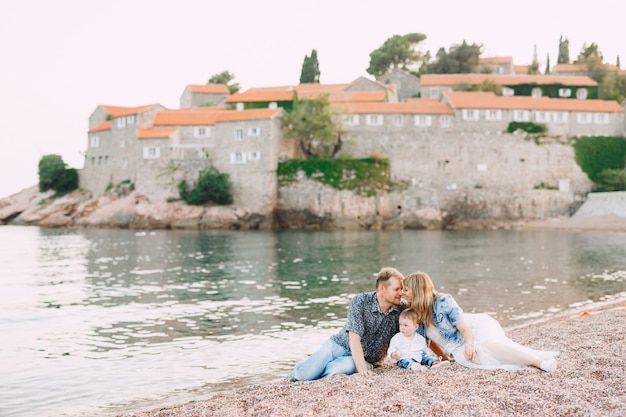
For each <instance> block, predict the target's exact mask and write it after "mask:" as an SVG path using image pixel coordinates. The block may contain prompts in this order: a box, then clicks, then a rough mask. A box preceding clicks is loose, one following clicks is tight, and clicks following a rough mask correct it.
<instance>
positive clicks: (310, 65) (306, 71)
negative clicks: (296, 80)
mask: <svg viewBox="0 0 626 417" xmlns="http://www.w3.org/2000/svg"><path fill="white" fill-rule="evenodd" d="M319 82H320V64H319V62H318V61H317V51H316V50H315V49H313V50H312V51H311V56H310V57H309V56H307V55H305V56H304V62H303V63H302V71H301V72H300V84H303V83H319Z"/></svg>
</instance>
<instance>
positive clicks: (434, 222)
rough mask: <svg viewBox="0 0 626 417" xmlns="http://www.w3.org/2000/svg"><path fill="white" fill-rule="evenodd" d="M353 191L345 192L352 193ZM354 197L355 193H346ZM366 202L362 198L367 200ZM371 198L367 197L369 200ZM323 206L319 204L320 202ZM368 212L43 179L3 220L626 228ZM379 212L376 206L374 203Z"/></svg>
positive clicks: (1, 202)
mask: <svg viewBox="0 0 626 417" xmlns="http://www.w3.org/2000/svg"><path fill="white" fill-rule="evenodd" d="M344 193H345V192H344ZM346 198H348V197H346ZM359 201H360V200H359ZM366 203H367V204H369V203H371V202H368V201H360V203H358V204H357V203H356V202H355V203H354V204H356V207H358V208H362V206H361V204H364V205H367V204H366ZM318 209H319V208H318ZM370 209H372V210H374V211H375V212H376V213H377V214H376V215H367V216H363V215H362V213H361V214H359V213H358V212H357V211H355V212H354V213H352V212H350V213H344V214H346V216H347V217H345V218H341V219H340V218H331V217H332V216H330V217H329V215H328V213H327V214H324V213H321V212H314V211H311V210H308V209H305V208H303V207H300V208H297V207H292V208H287V209H285V208H284V207H281V208H279V209H277V210H275V212H273V213H272V212H271V210H269V209H268V212H267V213H256V212H251V211H249V210H246V209H245V208H241V207H233V206H215V205H211V204H207V205H202V206H190V205H187V204H185V203H184V202H182V201H173V200H172V199H171V198H170V197H169V196H168V195H166V194H163V195H159V194H151V195H149V196H148V195H145V194H142V193H139V192H137V191H135V190H133V189H132V188H130V187H129V186H128V185H122V186H119V187H116V188H114V189H112V190H109V191H107V192H106V193H104V194H103V195H101V196H98V197H93V196H91V195H90V193H88V192H86V191H84V190H77V191H75V192H73V193H71V194H68V195H65V196H62V197H59V198H54V196H53V194H52V192H46V193H40V192H39V191H38V187H37V186H33V187H30V188H27V189H25V190H23V191H21V192H19V193H17V194H14V195H12V196H9V197H6V198H3V199H0V224H4V225H32V226H40V227H48V228H56V227H101V228H128V229H195V230H203V229H237V230H256V229H281V228H288V229H304V230H322V229H328V230H331V229H335V230H336V229H372V230H380V229H429V230H441V229H457V230H458V229H516V230H540V229H542V230H546V229H548V230H569V231H603V232H626V217H621V216H619V215H614V214H604V215H602V216H593V217H584V218H573V217H569V216H558V217H552V218H548V219H533V218H529V219H525V220H524V219H519V218H512V219H506V218H482V217H481V216H478V215H476V216H475V217H472V216H469V217H464V216H463V215H462V214H461V215H459V214H458V213H457V214H453V213H448V212H447V211H445V210H443V209H435V208H429V207H426V208H422V209H420V210H415V211H412V212H411V214H410V215H406V214H398V213H396V214H393V213H391V212H388V211H389V210H387V212H384V213H383V211H384V210H382V208H380V207H378V208H371V207H370ZM369 211H371V210H369Z"/></svg>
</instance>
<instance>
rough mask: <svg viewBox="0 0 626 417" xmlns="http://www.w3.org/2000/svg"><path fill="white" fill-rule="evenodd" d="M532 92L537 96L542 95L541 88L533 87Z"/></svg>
mask: <svg viewBox="0 0 626 417" xmlns="http://www.w3.org/2000/svg"><path fill="white" fill-rule="evenodd" d="M530 94H531V95H532V96H533V97H535V98H538V97H541V88H533V90H532V92H531V93H530Z"/></svg>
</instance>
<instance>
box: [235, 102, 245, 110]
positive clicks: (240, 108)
mask: <svg viewBox="0 0 626 417" xmlns="http://www.w3.org/2000/svg"><path fill="white" fill-rule="evenodd" d="M235 108H236V109H237V110H238V111H241V110H243V109H244V107H243V103H237V104H236V105H235Z"/></svg>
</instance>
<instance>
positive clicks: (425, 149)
mask: <svg viewBox="0 0 626 417" xmlns="http://www.w3.org/2000/svg"><path fill="white" fill-rule="evenodd" d="M482 61H483V62H487V63H489V64H490V65H492V68H493V73H490V74H478V73H476V74H451V75H423V76H422V77H420V78H417V77H415V76H413V75H411V74H409V73H406V72H403V71H400V70H393V71H391V72H389V73H387V74H385V75H383V76H382V77H379V79H378V80H373V79H368V78H365V77H360V78H357V79H356V80H354V81H352V82H349V83H346V84H300V85H289V86H278V87H267V88H250V89H248V90H246V91H243V92H238V93H235V94H232V95H231V94H230V93H229V90H228V88H227V86H226V85H223V84H208V85H187V86H186V87H185V88H184V91H183V93H182V96H181V98H180V108H179V109H167V108H165V107H163V106H161V105H160V104H149V105H144V106H139V107H121V106H109V105H100V106H98V107H97V108H96V109H95V111H94V112H93V113H92V114H91V116H90V118H89V130H88V134H87V136H88V141H87V149H86V152H85V163H84V168H83V169H82V170H80V172H79V179H80V187H81V188H82V189H85V190H88V191H89V192H91V193H92V195H94V196H97V195H101V194H103V193H104V192H105V190H107V189H108V188H111V187H114V186H116V185H118V184H121V183H124V182H126V183H132V184H134V187H135V190H136V192H138V193H140V194H141V195H144V196H150V198H151V199H153V200H159V199H160V200H161V201H164V200H165V199H168V198H176V197H178V190H177V184H178V183H179V182H180V181H181V180H182V179H186V180H187V181H188V182H191V183H193V182H194V181H195V180H196V179H197V177H198V173H199V172H200V171H201V170H202V169H204V168H206V167H208V166H211V165H213V166H215V167H216V168H217V169H218V170H219V171H220V172H224V173H227V174H228V175H229V176H230V180H231V182H232V185H233V198H234V203H233V204H232V206H231V207H230V208H229V210H233V211H234V212H236V213H237V215H236V216H234V218H236V220H235V219H234V220H233V221H232V222H231V225H230V227H233V225H234V226H235V227H239V228H264V229H265V228H272V227H277V226H279V227H311V228H409V227H413V228H424V227H431V226H432V225H433V224H434V225H435V226H434V227H439V226H441V225H442V224H444V225H445V223H446V222H448V221H450V220H451V219H454V220H455V221H457V222H461V223H462V222H463V221H468V222H469V221H473V222H476V221H481V220H486V219H503V220H514V219H533V218H546V217H548V216H553V215H559V214H567V213H568V211H569V210H571V207H572V206H573V205H575V204H576V202H577V201H581V200H583V199H584V196H585V195H586V193H587V192H589V191H590V189H591V185H592V184H591V183H590V181H589V180H588V178H587V176H586V175H585V174H584V173H583V172H582V171H581V170H580V168H579V167H578V166H577V164H576V162H575V160H574V155H573V150H572V147H571V140H570V139H569V138H572V137H577V136H588V135H589V136H591V135H597V136H623V135H624V131H625V120H624V108H623V106H622V105H620V104H619V103H617V102H615V101H604V100H598V99H595V98H594V97H597V89H598V84H597V83H596V82H595V81H594V80H592V79H591V78H589V77H587V76H582V75H576V72H575V69H571V68H569V67H571V66H569V67H568V66H567V65H564V64H561V65H557V66H556V67H555V68H554V71H553V73H552V74H550V75H528V74H526V73H524V71H523V70H520V67H516V66H514V65H513V61H512V58H509V57H498V58H484V59H483V60H482ZM571 71H574V72H571ZM486 81H487V82H490V83H494V84H495V85H498V86H500V87H501V91H502V94H501V95H496V94H494V93H492V92H476V91H456V90H457V87H458V86H461V85H465V86H468V85H469V86H471V85H478V84H481V83H484V82H486ZM521 85H524V86H528V85H531V86H532V89H531V91H530V94H526V95H521V94H524V92H520V89H519V88H518V87H519V86H521ZM555 87H558V88H556V89H555ZM546 91H558V96H556V97H554V96H552V97H549V96H547V94H546ZM320 94H328V97H329V100H330V102H331V104H332V106H333V107H334V108H335V109H336V110H337V111H338V112H340V113H342V114H344V119H343V120H344V125H345V127H346V129H347V133H346V135H345V139H344V140H345V143H344V146H343V148H342V151H341V153H342V154H343V155H344V156H345V155H349V156H350V157H354V158H365V157H368V156H369V155H372V154H374V153H376V154H377V155H382V156H384V157H385V158H388V159H389V161H390V175H391V178H392V180H393V181H401V182H403V183H405V184H408V185H407V186H406V187H405V188H404V189H402V190H398V191H394V192H390V193H385V195H378V196H375V197H361V196H357V195H354V194H353V193H350V192H347V191H338V190H333V189H331V188H330V187H328V186H323V185H321V184H319V183H316V182H315V181H311V180H306V179H302V181H299V182H297V183H295V184H292V185H289V186H285V187H279V186H278V179H277V174H276V170H277V166H278V163H279V161H284V160H288V159H293V158H299V157H301V154H300V150H299V147H298V146H297V144H296V143H294V142H292V141H289V140H286V139H285V138H284V137H283V134H282V132H281V125H280V121H279V119H278V116H279V114H280V113H281V112H282V111H284V110H283V107H284V106H285V105H286V104H287V103H290V102H292V101H293V100H294V99H296V98H297V99H304V98H311V97H316V96H318V95H320ZM512 121H531V122H535V123H541V124H544V125H546V126H547V128H548V135H547V137H546V138H543V139H541V141H540V142H538V141H533V140H529V139H528V138H527V137H526V135H524V134H520V133H517V134H509V133H506V129H507V127H508V125H509V123H510V122H512ZM539 184H542V185H549V186H544V187H538V185H539ZM277 219H278V220H277ZM277 222H278V223H279V224H278V225H277ZM192 223H193V222H192ZM200 223H202V222H201V221H200V220H198V222H197V224H196V225H195V226H197V227H202V224H200ZM205 224H206V225H207V227H212V225H211V222H210V221H205ZM186 225H187V226H188V225H189V224H188V223H186ZM170 226H171V225H170ZM173 226H174V227H176V225H173ZM213 226H215V224H214V225H213Z"/></svg>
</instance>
